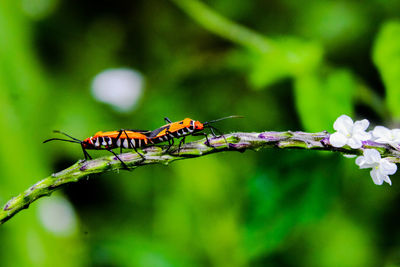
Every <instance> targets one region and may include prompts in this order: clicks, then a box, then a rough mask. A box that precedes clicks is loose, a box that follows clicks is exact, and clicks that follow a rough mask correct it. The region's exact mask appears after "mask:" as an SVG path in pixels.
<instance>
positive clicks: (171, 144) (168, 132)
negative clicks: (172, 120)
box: [165, 131, 174, 153]
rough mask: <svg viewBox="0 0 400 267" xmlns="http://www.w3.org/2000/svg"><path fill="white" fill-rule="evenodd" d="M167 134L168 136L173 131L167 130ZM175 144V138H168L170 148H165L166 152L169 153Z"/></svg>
mask: <svg viewBox="0 0 400 267" xmlns="http://www.w3.org/2000/svg"><path fill="white" fill-rule="evenodd" d="M165 134H166V136H168V135H169V134H171V132H170V131H166V132H165ZM173 145H174V138H171V139H168V148H167V150H165V153H167V152H168V151H169V149H170V148H171V147H172V146H173Z"/></svg>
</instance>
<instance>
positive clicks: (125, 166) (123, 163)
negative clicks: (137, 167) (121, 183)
mask: <svg viewBox="0 0 400 267" xmlns="http://www.w3.org/2000/svg"><path fill="white" fill-rule="evenodd" d="M107 150H108V151H110V152H111V153H113V154H114V156H115V157H116V158H117V159H118V160H119V161H120V162H121V163H122V166H124V169H126V170H129V168H128V166H127V165H126V164H125V162H124V161H123V160H122V159H120V157H118V155H117V154H116V153H115V152H114V151H112V150H111V149H107Z"/></svg>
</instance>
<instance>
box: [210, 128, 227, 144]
mask: <svg viewBox="0 0 400 267" xmlns="http://www.w3.org/2000/svg"><path fill="white" fill-rule="evenodd" d="M208 127H209V128H210V130H211V132H212V133H214V132H213V130H215V131H216V132H217V133H218V134H220V136H222V137H223V138H224V140H225V143H226V145H228V141H227V140H226V138H225V135H224V134H223V133H222V132H221V131H220V130H218V129H217V128H215V127H214V126H211V125H210V126H208ZM214 137H216V136H215V135H214Z"/></svg>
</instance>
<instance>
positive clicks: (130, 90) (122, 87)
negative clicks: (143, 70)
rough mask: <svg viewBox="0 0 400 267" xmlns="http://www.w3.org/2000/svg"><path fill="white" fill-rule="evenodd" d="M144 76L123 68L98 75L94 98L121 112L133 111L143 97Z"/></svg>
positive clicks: (93, 84)
mask: <svg viewBox="0 0 400 267" xmlns="http://www.w3.org/2000/svg"><path fill="white" fill-rule="evenodd" d="M143 87H144V81H143V76H142V74H140V73H139V72H137V71H134V70H131V69H126V68H121V69H108V70H105V71H103V72H100V73H99V74H97V75H96V76H95V77H94V79H93V82H92V93H93V96H94V97H95V98H96V99H97V100H98V101H100V102H104V103H107V104H110V105H111V106H112V107H113V108H114V109H116V110H118V111H121V112H129V111H131V110H132V109H133V108H134V107H135V106H136V104H137V102H138V100H139V98H140V96H141V95H142V92H143Z"/></svg>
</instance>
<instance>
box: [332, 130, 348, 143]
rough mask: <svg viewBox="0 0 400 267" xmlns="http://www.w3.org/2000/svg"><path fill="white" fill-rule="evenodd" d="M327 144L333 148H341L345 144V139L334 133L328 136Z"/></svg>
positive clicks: (340, 134)
mask: <svg viewBox="0 0 400 267" xmlns="http://www.w3.org/2000/svg"><path fill="white" fill-rule="evenodd" d="M329 142H330V143H331V145H332V146H334V147H342V146H344V145H345V144H346V143H347V137H346V136H344V135H343V134H342V133H340V132H336V133H333V134H331V135H330V136H329Z"/></svg>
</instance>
